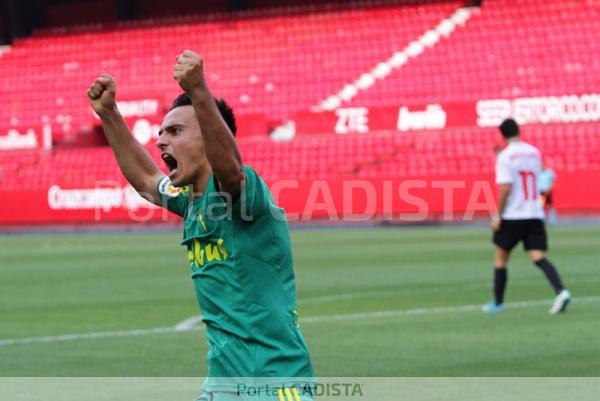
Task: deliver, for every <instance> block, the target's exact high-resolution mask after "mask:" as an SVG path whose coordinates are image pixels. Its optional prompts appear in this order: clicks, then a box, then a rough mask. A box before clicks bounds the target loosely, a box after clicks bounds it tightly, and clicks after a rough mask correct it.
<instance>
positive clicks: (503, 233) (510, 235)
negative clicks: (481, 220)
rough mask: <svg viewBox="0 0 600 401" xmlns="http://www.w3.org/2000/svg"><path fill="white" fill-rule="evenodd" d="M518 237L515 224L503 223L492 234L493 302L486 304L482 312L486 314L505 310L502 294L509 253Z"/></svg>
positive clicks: (506, 280) (506, 277)
mask: <svg viewBox="0 0 600 401" xmlns="http://www.w3.org/2000/svg"><path fill="white" fill-rule="evenodd" d="M519 240H520V235H519V233H518V227H517V225H516V223H515V222H511V221H503V222H502V224H501V225H500V229H499V230H498V231H497V232H495V233H494V237H493V240H492V241H493V243H494V244H495V251H494V252H495V253H494V278H493V284H494V301H492V302H488V303H487V304H486V305H485V306H484V307H483V311H484V312H487V313H496V312H503V311H504V310H506V307H505V306H504V293H505V291H506V283H507V282H508V270H507V265H508V259H509V258H510V252H511V250H512V249H513V248H514V246H515V245H516V244H517V243H518V242H519Z"/></svg>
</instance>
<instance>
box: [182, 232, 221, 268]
mask: <svg viewBox="0 0 600 401" xmlns="http://www.w3.org/2000/svg"><path fill="white" fill-rule="evenodd" d="M228 258H229V252H227V248H225V244H224V241H223V239H222V238H219V239H218V240H217V243H216V244H213V243H210V242H209V243H207V244H202V243H201V242H200V241H198V240H197V239H194V240H193V242H192V244H191V245H190V246H189V248H188V260H189V262H190V266H191V267H192V269H194V268H196V269H197V268H199V267H202V266H204V265H205V264H206V263H209V262H213V261H223V260H227V259H228Z"/></svg>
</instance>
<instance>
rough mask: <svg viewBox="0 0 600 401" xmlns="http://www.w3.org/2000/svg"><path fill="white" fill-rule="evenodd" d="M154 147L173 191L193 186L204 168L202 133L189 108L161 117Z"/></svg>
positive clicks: (206, 166)
mask: <svg viewBox="0 0 600 401" xmlns="http://www.w3.org/2000/svg"><path fill="white" fill-rule="evenodd" d="M156 146H158V147H159V148H160V151H161V158H162V159H163V161H164V162H165V165H166V166H167V168H168V169H169V178H170V179H171V183H172V184H173V186H175V187H182V186H185V185H189V184H193V183H194V182H195V179H196V178H197V177H198V175H200V174H201V173H202V172H203V171H204V169H206V168H208V162H207V159H206V154H205V153H204V144H203V142H202V132H201V131H200V124H198V120H197V119H196V114H195V113H194V108H193V107H192V106H180V107H176V108H175V109H173V110H171V111H170V112H169V113H167V115H166V116H165V118H164V120H163V123H162V125H161V127H160V131H159V137H158V140H157V141H156Z"/></svg>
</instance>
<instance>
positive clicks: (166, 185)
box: [158, 177, 187, 198]
mask: <svg viewBox="0 0 600 401" xmlns="http://www.w3.org/2000/svg"><path fill="white" fill-rule="evenodd" d="M186 192H187V188H177V187H174V186H173V184H171V180H170V179H169V177H163V178H161V179H160V181H159V182H158V193H159V194H160V195H165V196H168V197H169V198H176V197H178V196H179V194H183V193H186Z"/></svg>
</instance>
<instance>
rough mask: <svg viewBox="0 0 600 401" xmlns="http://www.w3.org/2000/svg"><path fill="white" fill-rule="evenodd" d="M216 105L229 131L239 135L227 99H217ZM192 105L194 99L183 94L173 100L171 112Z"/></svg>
mask: <svg viewBox="0 0 600 401" xmlns="http://www.w3.org/2000/svg"><path fill="white" fill-rule="evenodd" d="M215 103H216V104H217V108H218V109H219V113H220V114H221V117H223V120H224V121H225V124H227V127H229V130H230V131H231V133H232V134H233V136H235V134H236V133H237V125H236V123H235V115H234V114H233V109H232V108H231V106H229V104H227V102H226V101H225V99H221V98H215ZM191 105H192V99H190V97H189V96H188V94H187V93H182V94H181V95H179V96H177V97H176V98H175V100H173V103H171V107H170V108H169V111H171V110H173V109H175V108H177V107H181V106H191Z"/></svg>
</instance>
